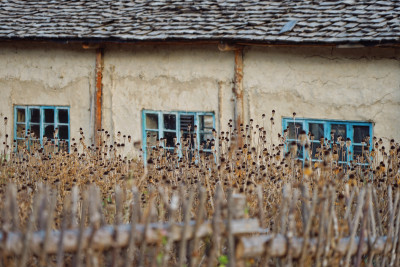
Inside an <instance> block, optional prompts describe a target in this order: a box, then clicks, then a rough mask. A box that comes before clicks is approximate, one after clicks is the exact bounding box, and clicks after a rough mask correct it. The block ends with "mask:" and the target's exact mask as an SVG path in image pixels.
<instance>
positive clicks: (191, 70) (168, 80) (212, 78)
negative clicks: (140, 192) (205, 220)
mask: <svg viewBox="0 0 400 267" xmlns="http://www.w3.org/2000/svg"><path fill="white" fill-rule="evenodd" d="M104 65H105V69H104V75H103V85H104V95H103V97H104V98H103V125H104V128H107V129H111V131H113V132H114V133H116V132H118V131H121V132H122V133H127V134H131V135H132V139H133V140H141V139H142V124H141V122H142V117H141V113H142V110H143V109H146V110H161V111H207V112H214V113H215V118H216V124H217V125H216V126H217V128H218V127H219V122H220V121H221V122H223V123H225V122H226V123H227V122H228V120H229V119H230V118H232V116H233V102H232V86H233V84H232V79H233V75H234V55H233V52H220V51H219V50H218V48H217V47H216V46H198V45H197V46H180V45H178V46H109V47H107V48H106V49H105V57H104ZM220 111H223V112H220Z"/></svg>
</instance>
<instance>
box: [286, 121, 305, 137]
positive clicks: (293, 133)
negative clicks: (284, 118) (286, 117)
mask: <svg viewBox="0 0 400 267" xmlns="http://www.w3.org/2000/svg"><path fill="white" fill-rule="evenodd" d="M288 127H289V139H297V138H298V137H299V134H300V131H301V130H303V124H302V123H298V122H296V124H295V123H294V122H289V123H288Z"/></svg>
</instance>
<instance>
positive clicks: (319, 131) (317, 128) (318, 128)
mask: <svg viewBox="0 0 400 267" xmlns="http://www.w3.org/2000/svg"><path fill="white" fill-rule="evenodd" d="M308 127H309V130H310V132H311V134H313V135H314V140H320V139H321V138H324V125H323V124H322V123H309V124H308Z"/></svg>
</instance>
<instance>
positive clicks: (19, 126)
mask: <svg viewBox="0 0 400 267" xmlns="http://www.w3.org/2000/svg"><path fill="white" fill-rule="evenodd" d="M17 137H19V138H24V137H25V124H17Z"/></svg>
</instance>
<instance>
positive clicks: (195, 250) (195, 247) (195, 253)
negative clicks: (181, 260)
mask: <svg viewBox="0 0 400 267" xmlns="http://www.w3.org/2000/svg"><path fill="white" fill-rule="evenodd" d="M199 192H200V193H199V195H200V196H199V209H198V211H197V216H196V224H195V226H194V233H197V231H198V230H199V227H200V225H201V224H202V223H203V217H204V211H205V207H204V205H205V201H206V197H207V192H206V191H205V190H204V188H200V189H199ZM199 241H200V238H199V236H198V235H197V234H195V236H194V240H193V243H192V253H191V254H190V256H191V257H190V259H189V260H190V262H189V267H194V266H197V263H198V259H199V255H200V253H199Z"/></svg>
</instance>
